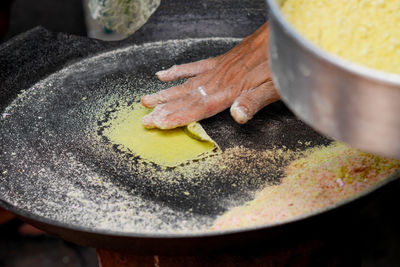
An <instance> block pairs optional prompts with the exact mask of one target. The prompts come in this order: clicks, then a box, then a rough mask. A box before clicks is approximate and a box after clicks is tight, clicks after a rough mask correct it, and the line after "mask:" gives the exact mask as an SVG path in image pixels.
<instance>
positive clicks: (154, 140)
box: [104, 103, 220, 167]
mask: <svg viewBox="0 0 400 267" xmlns="http://www.w3.org/2000/svg"><path fill="white" fill-rule="evenodd" d="M150 112H151V110H150V109H147V108H145V107H143V106H142V105H141V104H140V103H134V104H133V105H130V106H125V107H122V108H120V109H119V110H117V111H116V112H115V113H114V115H113V118H112V119H111V120H110V121H109V127H107V128H106V129H105V130H104V135H105V136H106V137H107V138H108V139H109V140H110V141H111V142H112V143H113V144H116V145H118V146H119V148H120V149H121V150H122V151H125V152H130V153H132V154H135V155H137V156H139V157H140V158H142V159H143V160H146V161H150V162H153V163H156V164H158V165H162V166H167V167H174V166H177V165H180V164H182V163H187V162H189V161H193V160H197V159H201V158H205V157H208V156H211V155H215V154H218V153H219V152H220V149H219V147H218V145H217V144H216V143H215V142H214V141H213V140H212V139H211V138H210V137H209V136H208V135H207V133H206V132H205V130H204V129H203V127H202V126H201V125H200V124H199V123H197V122H194V123H191V124H189V125H187V126H185V127H180V128H176V129H172V130H160V129H146V128H145V127H144V126H143V124H142V118H143V117H144V116H145V115H147V114H148V113H150Z"/></svg>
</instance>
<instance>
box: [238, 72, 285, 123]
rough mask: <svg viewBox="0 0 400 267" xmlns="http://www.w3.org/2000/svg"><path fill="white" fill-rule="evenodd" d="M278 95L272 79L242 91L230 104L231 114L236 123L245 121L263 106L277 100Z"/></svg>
mask: <svg viewBox="0 0 400 267" xmlns="http://www.w3.org/2000/svg"><path fill="white" fill-rule="evenodd" d="M279 99H280V96H279V94H278V91H277V90H276V89H275V87H274V85H273V83H272V81H270V80H269V81H267V82H264V83H262V84H261V85H259V86H258V87H256V88H254V89H251V90H248V91H244V92H243V93H242V94H241V95H240V96H239V97H238V98H237V99H236V100H235V102H234V103H233V105H232V106H231V115H232V117H233V119H234V120H235V121H236V122H238V123H241V124H243V123H246V122H247V121H248V120H250V119H251V118H252V117H253V116H254V114H256V113H257V112H258V111H259V110H260V109H262V108H263V107H265V106H267V105H269V104H271V103H273V102H275V101H278V100H279Z"/></svg>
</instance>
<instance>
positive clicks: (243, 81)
mask: <svg viewBox="0 0 400 267" xmlns="http://www.w3.org/2000/svg"><path fill="white" fill-rule="evenodd" d="M268 39H269V38H268V25H267V24H264V25H263V26H262V27H260V28H259V29H258V30H257V31H256V32H255V33H253V34H252V35H250V36H249V37H247V38H245V39H244V40H243V41H242V42H241V43H240V44H238V45H237V46H235V47H234V48H233V49H231V50H230V51H228V52H227V53H225V54H223V55H220V56H218V57H215V58H209V59H205V60H200V61H198V62H193V63H189V64H183V65H178V66H173V67H171V68H169V69H167V70H164V71H160V72H157V73H156V75H157V77H158V78H159V79H160V80H162V81H173V80H177V79H182V78H189V79H188V80H187V81H186V82H185V83H184V84H182V85H178V86H174V87H171V88H168V89H166V90H162V91H160V92H158V93H155V94H152V95H146V96H143V97H142V104H143V105H144V106H146V107H154V110H153V111H152V112H151V113H150V114H149V115H147V116H145V117H143V124H144V126H145V127H148V128H154V127H157V128H160V129H170V128H175V127H178V126H183V125H186V124H189V123H190V122H193V121H199V120H201V119H204V118H208V117H211V116H213V115H215V114H217V113H219V112H221V111H223V110H225V109H226V108H228V107H231V109H230V111H231V115H232V117H233V118H234V119H235V121H237V122H238V123H245V122H247V121H248V120H250V119H251V118H252V117H253V115H254V114H255V113H257V112H258V111H259V110H260V109H261V108H263V107H264V106H266V105H268V104H270V103H272V102H274V101H277V100H278V99H279V95H278V93H277V91H276V89H275V87H274V86H273V84H272V80H271V72H270V68H269V65H268Z"/></svg>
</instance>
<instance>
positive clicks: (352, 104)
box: [267, 0, 400, 158]
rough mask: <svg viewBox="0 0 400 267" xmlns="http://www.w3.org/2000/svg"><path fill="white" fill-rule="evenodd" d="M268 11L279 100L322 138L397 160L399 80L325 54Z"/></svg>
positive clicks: (274, 6)
mask: <svg viewBox="0 0 400 267" xmlns="http://www.w3.org/2000/svg"><path fill="white" fill-rule="evenodd" d="M284 1H285V0H267V4H268V6H269V11H270V22H269V23H270V51H269V53H270V61H271V62H270V63H271V68H272V73H273V80H274V83H275V85H276V87H277V88H278V90H279V92H280V94H281V97H282V100H283V101H284V102H285V103H286V104H287V105H288V107H289V108H290V109H291V110H292V111H293V112H294V113H295V114H296V115H297V116H298V117H299V118H300V119H302V120H303V121H304V122H306V123H307V124H309V125H310V126H312V127H313V128H315V129H316V130H318V131H319V132H321V133H322V134H324V135H327V136H329V137H332V138H334V139H337V140H340V141H343V142H346V143H348V144H349V145H351V146H354V147H356V148H359V149H361V150H364V151H367V152H372V153H376V154H380V155H384V156H389V157H395V158H400V142H399V140H400V116H399V115H400V75H396V74H389V73H385V72H382V71H378V70H375V69H371V68H367V67H364V66H360V65H358V64H356V63H353V62H350V61H347V60H345V59H342V58H339V57H337V56H335V55H333V54H330V53H328V52H326V51H324V50H322V49H321V48H319V47H317V46H316V45H315V44H313V43H311V42H310V41H309V40H307V39H306V38H304V37H303V36H301V35H300V33H299V32H297V31H296V30H295V29H294V28H293V27H292V26H291V25H290V24H289V22H288V21H287V20H286V19H285V17H284V16H283V14H282V13H281V10H280V7H281V5H282V4H283V3H284Z"/></svg>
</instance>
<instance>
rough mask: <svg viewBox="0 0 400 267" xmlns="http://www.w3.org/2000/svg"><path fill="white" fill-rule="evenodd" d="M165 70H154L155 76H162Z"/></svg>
mask: <svg viewBox="0 0 400 267" xmlns="http://www.w3.org/2000/svg"><path fill="white" fill-rule="evenodd" d="M166 72H167V71H165V70H160V71H157V72H156V76H157V77H161V76H164V75H165V73H166Z"/></svg>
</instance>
